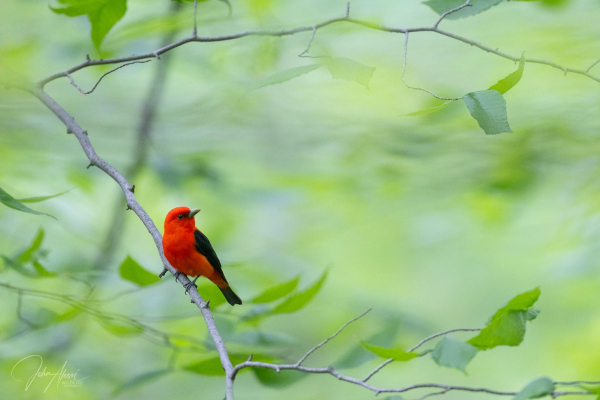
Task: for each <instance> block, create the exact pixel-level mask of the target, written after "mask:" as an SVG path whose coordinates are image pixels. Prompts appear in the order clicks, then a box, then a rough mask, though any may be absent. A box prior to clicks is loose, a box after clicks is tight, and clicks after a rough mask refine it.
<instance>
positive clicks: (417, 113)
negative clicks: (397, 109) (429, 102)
mask: <svg viewBox="0 0 600 400" xmlns="http://www.w3.org/2000/svg"><path fill="white" fill-rule="evenodd" d="M452 102H453V100H450V101H447V102H445V103H443V104H440V105H439V106H435V107H429V108H424V109H422V110H419V111H415V112H411V113H408V114H401V115H399V116H400V117H418V116H420V115H427V114H431V113H434V112H438V111H440V110H443V109H444V108H446V107H448V105H449V104H450V103H452Z"/></svg>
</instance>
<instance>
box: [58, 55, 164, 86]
mask: <svg viewBox="0 0 600 400" xmlns="http://www.w3.org/2000/svg"><path fill="white" fill-rule="evenodd" d="M150 61H152V60H146V61H133V62H128V63H126V64H123V65H120V66H118V67H117V68H115V69H111V70H110V71H108V72H107V73H105V74H104V75H102V76H101V77H100V79H98V82H96V84H95V85H94V87H93V88H92V90H90V91H88V92H86V91H85V90H83V89H82V88H81V87H79V86H78V85H77V84H76V83H75V80H74V79H73V77H72V76H71V75H70V74H69V73H68V72H67V73H66V75H65V76H66V77H67V78H69V80H70V81H71V85H73V86H75V87H76V88H77V90H79V91H80V92H81V94H90V93H92V92H93V91H94V90H96V88H97V87H98V85H99V84H100V82H101V81H102V79H104V77H105V76H106V75H108V74H112V73H113V72H115V71H116V70H118V69H121V68H123V67H126V66H128V65H131V64H144V63H147V62H150Z"/></svg>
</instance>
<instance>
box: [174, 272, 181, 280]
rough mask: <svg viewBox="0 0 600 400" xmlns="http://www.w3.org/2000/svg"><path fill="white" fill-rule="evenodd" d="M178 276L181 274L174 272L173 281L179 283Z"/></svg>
mask: <svg viewBox="0 0 600 400" xmlns="http://www.w3.org/2000/svg"><path fill="white" fill-rule="evenodd" d="M179 275H181V272H179V271H177V272H175V281H176V282H179Z"/></svg>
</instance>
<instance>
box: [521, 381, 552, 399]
mask: <svg viewBox="0 0 600 400" xmlns="http://www.w3.org/2000/svg"><path fill="white" fill-rule="evenodd" d="M553 391H554V382H553V381H552V379H550V378H546V377H542V378H538V379H536V380H533V381H531V382H529V383H528V384H527V386H525V387H524V388H523V390H521V391H520V392H519V393H518V394H517V395H516V396H515V397H513V400H529V399H539V398H540V397H546V396H548V395H550V394H551V393H552V392H553Z"/></svg>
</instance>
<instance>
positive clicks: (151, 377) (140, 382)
mask: <svg viewBox="0 0 600 400" xmlns="http://www.w3.org/2000/svg"><path fill="white" fill-rule="evenodd" d="M168 373H169V370H166V369H161V370H158V371H151V372H145V373H143V374H140V375H136V376H134V377H133V378H131V379H130V380H128V381H126V382H125V383H123V384H122V385H121V386H119V387H118V388H117V389H115V390H114V391H113V396H116V395H118V394H121V393H123V392H127V391H130V390H135V389H138V388H140V387H142V386H144V385H147V384H148V383H150V382H152V381H155V380H157V379H159V378H161V377H163V376H165V375H167V374H168Z"/></svg>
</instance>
